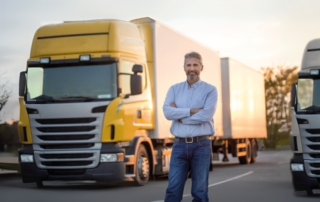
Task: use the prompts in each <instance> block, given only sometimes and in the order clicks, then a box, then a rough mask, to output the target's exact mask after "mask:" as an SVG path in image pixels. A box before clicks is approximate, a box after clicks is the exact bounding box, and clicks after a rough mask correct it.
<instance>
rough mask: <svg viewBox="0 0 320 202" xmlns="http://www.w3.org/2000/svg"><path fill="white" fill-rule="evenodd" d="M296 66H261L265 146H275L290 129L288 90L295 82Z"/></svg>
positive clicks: (296, 75)
mask: <svg viewBox="0 0 320 202" xmlns="http://www.w3.org/2000/svg"><path fill="white" fill-rule="evenodd" d="M297 69H298V67H297V66H294V67H284V66H277V67H266V68H261V71H262V72H263V75H264V85H265V99H266V120H267V134H268V136H267V138H266V139H265V140H264V144H265V146H266V147H267V148H276V146H277V145H278V143H279V140H280V138H281V136H285V137H287V136H288V135H289V133H290V129H291V116H290V105H289V102H290V92H291V85H292V84H293V83H296V82H297V78H298V71H297Z"/></svg>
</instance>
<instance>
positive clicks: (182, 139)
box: [175, 135, 211, 143]
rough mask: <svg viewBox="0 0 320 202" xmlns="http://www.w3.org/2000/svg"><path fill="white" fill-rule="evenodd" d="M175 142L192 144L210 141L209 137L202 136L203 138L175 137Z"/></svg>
mask: <svg viewBox="0 0 320 202" xmlns="http://www.w3.org/2000/svg"><path fill="white" fill-rule="evenodd" d="M175 140H177V141H179V142H186V143H193V142H200V141H203V140H211V136H210V135H203V136H196V137H186V138H184V137H176V138H175Z"/></svg>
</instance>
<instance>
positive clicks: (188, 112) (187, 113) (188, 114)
mask: <svg viewBox="0 0 320 202" xmlns="http://www.w3.org/2000/svg"><path fill="white" fill-rule="evenodd" d="M185 114H186V116H185V117H190V109H186V112H185Z"/></svg>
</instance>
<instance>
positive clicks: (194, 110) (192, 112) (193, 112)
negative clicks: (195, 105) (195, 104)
mask: <svg viewBox="0 0 320 202" xmlns="http://www.w3.org/2000/svg"><path fill="white" fill-rule="evenodd" d="M200 110H201V109H190V114H191V115H193V114H195V113H198V112H199V111H200Z"/></svg>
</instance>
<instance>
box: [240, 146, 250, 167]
mask: <svg viewBox="0 0 320 202" xmlns="http://www.w3.org/2000/svg"><path fill="white" fill-rule="evenodd" d="M246 142H247V149H246V153H247V154H246V155H245V156H240V157H239V162H240V164H249V163H250V162H251V142H250V141H249V140H247V141H246Z"/></svg>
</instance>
